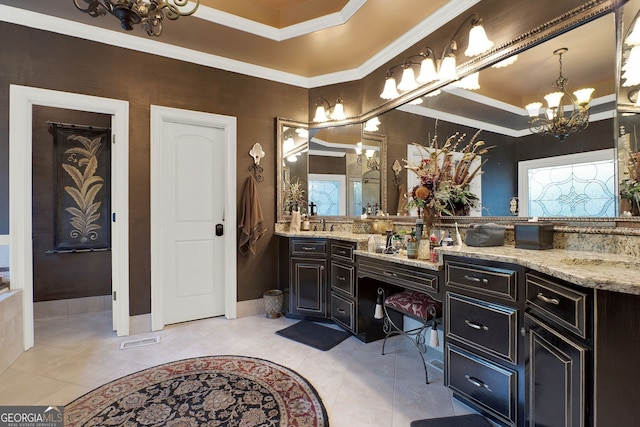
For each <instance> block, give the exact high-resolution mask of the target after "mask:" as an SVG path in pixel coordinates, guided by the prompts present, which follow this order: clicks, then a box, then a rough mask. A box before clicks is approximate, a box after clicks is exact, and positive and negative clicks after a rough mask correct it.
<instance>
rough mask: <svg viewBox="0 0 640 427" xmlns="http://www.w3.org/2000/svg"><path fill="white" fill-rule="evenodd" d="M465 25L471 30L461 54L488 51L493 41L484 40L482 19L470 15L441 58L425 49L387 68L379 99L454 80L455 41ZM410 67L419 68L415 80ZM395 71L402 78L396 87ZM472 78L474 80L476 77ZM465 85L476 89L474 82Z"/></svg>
mask: <svg viewBox="0 0 640 427" xmlns="http://www.w3.org/2000/svg"><path fill="white" fill-rule="evenodd" d="M468 22H471V25H472V27H471V30H470V31H469V42H468V45H467V49H466V50H465V52H464V53H465V55H466V56H477V55H480V54H483V53H485V52H487V51H489V50H490V49H491V48H492V47H493V42H492V41H491V40H489V38H487V34H486V32H485V31H484V27H483V26H482V19H480V18H479V17H478V15H476V14H475V13H474V14H472V15H470V16H469V17H468V18H467V19H465V20H464V21H463V22H462V23H461V24H460V26H459V27H458V29H457V30H456V32H455V33H454V35H453V37H452V38H451V40H450V41H449V43H448V44H447V47H446V49H445V50H444V52H443V53H442V57H441V58H439V59H438V58H437V56H436V55H435V53H434V51H433V49H431V48H430V47H426V48H425V49H424V50H423V51H422V52H421V53H419V54H418V55H411V56H409V57H408V58H407V59H405V61H404V62H403V63H402V64H397V65H393V66H391V67H389V68H388V69H387V74H386V78H385V84H384V89H383V90H382V93H381V94H380V98H382V99H393V98H397V97H398V96H400V93H401V92H410V91H412V90H414V89H416V88H417V87H419V86H420V85H421V84H427V83H431V82H434V81H440V82H448V81H455V80H458V72H457V70H456V52H457V50H458V44H457V42H456V40H455V38H456V36H457V35H458V33H459V32H460V30H462V28H463V27H464V25H465V24H466V23H468ZM414 58H420V61H416V60H414ZM414 65H420V72H419V73H418V75H417V77H416V73H415V70H414V68H413V66H414ZM398 68H402V78H401V80H400V83H398V84H397V85H396V79H395V77H394V70H397V69H398ZM475 78H476V79H477V76H476V77H475ZM467 86H468V87H471V86H473V87H475V86H477V88H479V86H478V85H477V80H476V84H475V85H467ZM420 102H421V101H420ZM416 103H419V102H416Z"/></svg>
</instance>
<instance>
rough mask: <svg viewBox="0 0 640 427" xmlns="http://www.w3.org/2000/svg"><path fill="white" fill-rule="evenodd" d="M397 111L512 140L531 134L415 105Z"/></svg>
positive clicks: (401, 107) (404, 106)
mask: <svg viewBox="0 0 640 427" xmlns="http://www.w3.org/2000/svg"><path fill="white" fill-rule="evenodd" d="M398 110H400V111H404V112H406V113H411V114H417V115H419V116H424V117H430V118H432V119H438V120H444V121H446V122H449V123H455V124H459V125H462V126H468V127H471V128H476V129H482V130H486V131H488V132H494V133H499V134H502V135H507V136H512V137H514V138H519V137H521V136H525V135H529V134H531V132H530V131H529V129H526V130H517V129H511V128H508V127H504V126H498V125H494V124H491V123H487V122H483V121H480V120H475V119H470V118H468V117H464V116H459V115H457V114H451V113H446V112H444V111H438V110H434V109H433V108H426V107H420V106H417V105H411V104H405V105H402V106H400V107H398Z"/></svg>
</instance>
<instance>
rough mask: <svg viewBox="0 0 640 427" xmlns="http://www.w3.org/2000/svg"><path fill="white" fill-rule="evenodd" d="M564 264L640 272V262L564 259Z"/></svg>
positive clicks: (562, 260)
mask: <svg viewBox="0 0 640 427" xmlns="http://www.w3.org/2000/svg"><path fill="white" fill-rule="evenodd" d="M560 262H562V263H563V264H567V265H576V266H580V267H586V268H589V267H598V268H625V269H637V270H640V262H638V261H625V260H607V259H600V258H562V259H561V260H560Z"/></svg>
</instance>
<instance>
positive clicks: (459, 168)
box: [404, 121, 493, 217]
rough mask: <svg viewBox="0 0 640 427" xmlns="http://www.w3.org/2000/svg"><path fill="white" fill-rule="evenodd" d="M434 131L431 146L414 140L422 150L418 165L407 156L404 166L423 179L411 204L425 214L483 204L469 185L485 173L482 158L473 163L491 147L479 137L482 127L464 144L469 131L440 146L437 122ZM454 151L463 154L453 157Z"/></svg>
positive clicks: (463, 210)
mask: <svg viewBox="0 0 640 427" xmlns="http://www.w3.org/2000/svg"><path fill="white" fill-rule="evenodd" d="M435 130H436V131H435V135H434V137H433V139H432V140H431V142H430V144H429V146H428V147H425V146H423V145H420V144H416V143H414V144H413V145H414V146H416V147H417V148H418V150H419V151H420V153H421V156H422V160H421V161H420V163H418V164H417V165H414V164H412V163H411V162H409V161H407V160H404V162H405V163H406V165H405V167H406V168H407V169H409V170H411V171H413V172H414V173H415V174H416V175H417V176H418V178H419V179H420V184H418V185H416V186H415V187H414V188H413V189H412V190H411V192H410V193H409V195H410V196H411V200H410V201H409V207H417V208H418V210H419V211H420V210H421V211H422V212H423V215H424V216H430V217H438V216H440V215H441V214H445V215H463V214H468V212H469V209H471V208H474V209H475V208H477V207H478V206H479V205H480V200H479V199H478V196H476V195H475V194H474V193H472V192H471V191H470V189H469V184H470V182H471V180H473V178H474V177H475V176H476V175H478V174H480V173H482V171H481V170H482V166H484V164H485V163H486V162H487V160H486V159H485V160H483V161H482V162H481V163H480V164H478V165H476V166H475V167H474V166H472V163H473V161H474V160H476V158H477V157H478V156H481V155H484V154H486V153H487V152H488V151H489V149H491V148H493V146H491V147H485V143H484V141H476V140H477V138H478V135H479V134H480V132H481V131H478V132H476V133H475V135H473V138H471V140H470V141H469V142H468V143H466V145H464V146H462V145H463V144H464V139H465V137H466V134H460V133H459V132H456V133H455V134H453V135H451V136H450V137H449V138H448V139H447V140H446V142H445V143H444V144H443V145H442V147H440V145H439V142H438V122H437V121H436V129H435ZM454 152H458V153H460V155H461V158H460V160H459V161H457V162H456V160H455V159H454Z"/></svg>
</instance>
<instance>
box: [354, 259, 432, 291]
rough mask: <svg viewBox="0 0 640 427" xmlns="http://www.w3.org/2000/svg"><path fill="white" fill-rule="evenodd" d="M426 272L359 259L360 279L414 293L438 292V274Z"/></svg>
mask: <svg viewBox="0 0 640 427" xmlns="http://www.w3.org/2000/svg"><path fill="white" fill-rule="evenodd" d="M426 271H428V270H425V269H422V268H417V267H412V266H409V265H404V264H398V263H394V262H389V261H383V260H380V259H373V258H367V257H365V256H361V257H358V277H370V278H372V279H376V280H380V281H381V282H385V283H390V284H393V285H397V286H401V287H403V288H406V289H410V290H412V291H418V292H426V293H431V292H438V276H437V273H436V272H435V271H433V272H432V273H427V272H426Z"/></svg>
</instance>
